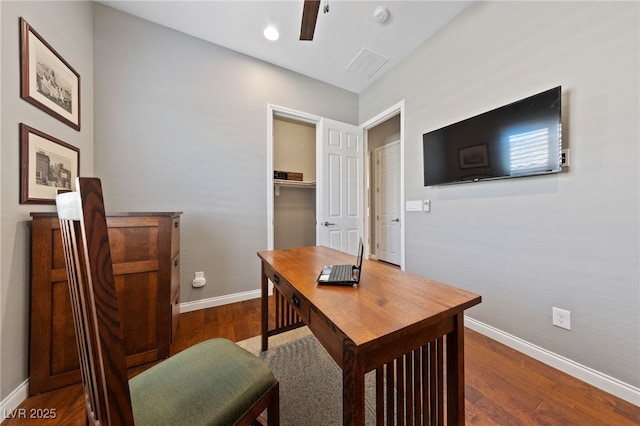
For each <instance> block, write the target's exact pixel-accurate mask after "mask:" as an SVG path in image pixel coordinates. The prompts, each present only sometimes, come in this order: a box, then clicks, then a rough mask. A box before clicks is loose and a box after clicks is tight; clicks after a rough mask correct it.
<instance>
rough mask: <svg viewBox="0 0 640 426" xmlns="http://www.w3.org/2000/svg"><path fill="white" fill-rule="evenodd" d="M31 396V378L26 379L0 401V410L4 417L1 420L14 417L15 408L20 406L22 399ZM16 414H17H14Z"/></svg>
mask: <svg viewBox="0 0 640 426" xmlns="http://www.w3.org/2000/svg"><path fill="white" fill-rule="evenodd" d="M28 396H29V379H27V380H25V381H24V382H22V383H21V384H20V386H18V387H17V388H15V389H14V390H13V392H11V393H10V394H9V395H8V396H7V397H6V398H5V399H3V400H2V401H1V402H0V410H2V411H0V412H1V413H2V417H1V418H0V422H2V421H4V420H5V419H8V418H10V417H12V414H13V413H16V412H15V411H14V410H15V409H17V408H18V406H19V405H20V404H22V401H24V400H25V399H27V397H28ZM14 415H16V414H14Z"/></svg>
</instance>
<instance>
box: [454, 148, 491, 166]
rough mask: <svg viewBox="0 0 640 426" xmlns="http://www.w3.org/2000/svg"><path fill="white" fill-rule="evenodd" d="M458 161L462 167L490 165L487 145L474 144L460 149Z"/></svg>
mask: <svg viewBox="0 0 640 426" xmlns="http://www.w3.org/2000/svg"><path fill="white" fill-rule="evenodd" d="M458 162H459V163H460V168H461V169H472V168H474V167H486V166H488V165H489V154H488V152H487V145H486V144H483V145H474V146H469V147H466V148H461V149H459V150H458Z"/></svg>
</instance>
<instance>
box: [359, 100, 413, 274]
mask: <svg viewBox="0 0 640 426" xmlns="http://www.w3.org/2000/svg"><path fill="white" fill-rule="evenodd" d="M398 113H399V114H400V206H399V207H400V269H401V270H403V271H404V270H405V260H406V258H405V211H404V197H405V195H404V191H405V189H404V100H402V101H400V102H398V103H397V104H395V105H393V106H391V107H389V108H387V109H386V110H384V111H382V112H381V113H379V114H377V115H376V116H374V117H372V118H370V119H369V120H367V121H365V122H364V123H363V124H361V125H360V127H361V128H362V129H363V132H364V148H363V149H364V152H365V153H368V152H369V141H368V132H369V129H372V128H373V127H376V126H377V125H378V124H381V123H383V122H385V121H387V120H388V119H389V118H391V117H393V116H394V115H397V114H398ZM364 167H365V168H366V170H365V176H371V170H370V167H371V165H370V162H369V161H368V160H367V161H365V163H364ZM369 198H370V194H369V191H368V190H367V191H364V205H365V211H366V212H368V213H367V214H366V215H365V226H364V234H365V235H366V236H367V238H366V239H364V240H365V253H371V247H370V246H369V244H370V241H369V240H370V239H369V238H368V233H369V229H371V228H370V227H371V214H372V212H371V211H369V209H367V208H366V207H367V206H369V205H370V200H369Z"/></svg>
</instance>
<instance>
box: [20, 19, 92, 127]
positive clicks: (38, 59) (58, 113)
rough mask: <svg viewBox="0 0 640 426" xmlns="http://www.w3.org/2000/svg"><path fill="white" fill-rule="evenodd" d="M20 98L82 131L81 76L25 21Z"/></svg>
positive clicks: (22, 32)
mask: <svg viewBox="0 0 640 426" xmlns="http://www.w3.org/2000/svg"><path fill="white" fill-rule="evenodd" d="M20 96H21V97H22V98H23V99H24V100H26V101H27V102H30V103H31V104H33V105H35V106H37V107H38V108H40V109H41V110H43V111H45V112H47V113H48V114H50V115H52V116H54V117H56V118H57V119H58V120H60V121H62V122H63V123H66V124H68V125H69V126H71V127H73V128H74V129H76V130H80V74H78V73H77V72H76V71H75V70H74V69H73V68H72V67H71V65H69V64H68V63H67V61H65V60H64V59H63V58H62V56H60V55H59V54H58V52H56V51H55V50H54V49H53V47H51V46H50V45H49V43H47V42H46V41H45V39H43V38H42V37H41V36H40V34H38V33H37V32H36V31H35V30H34V29H33V28H32V27H31V26H30V25H29V24H28V23H27V21H25V20H24V19H23V18H20Z"/></svg>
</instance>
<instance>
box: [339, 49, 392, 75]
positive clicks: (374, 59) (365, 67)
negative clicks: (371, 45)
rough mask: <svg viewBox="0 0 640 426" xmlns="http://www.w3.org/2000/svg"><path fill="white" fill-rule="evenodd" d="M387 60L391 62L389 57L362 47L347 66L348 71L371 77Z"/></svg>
mask: <svg viewBox="0 0 640 426" xmlns="http://www.w3.org/2000/svg"><path fill="white" fill-rule="evenodd" d="M387 62H389V58H385V57H384V56H381V55H378V54H377V53H373V52H372V51H370V50H368V49H362V50H361V51H360V52H359V53H358V54H357V55H356V57H355V58H353V60H352V61H351V63H350V64H349V66H347V71H349V72H352V73H354V74H360V75H363V76H365V77H367V78H371V77H372V76H373V75H374V74H375V73H376V72H378V70H379V69H380V68H382V67H383V66H384V64H386V63H387Z"/></svg>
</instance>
